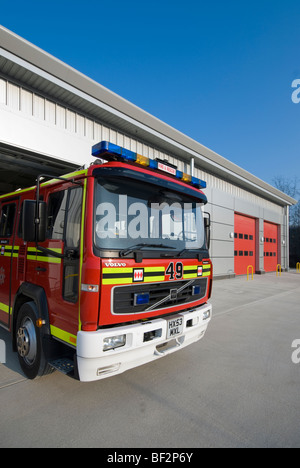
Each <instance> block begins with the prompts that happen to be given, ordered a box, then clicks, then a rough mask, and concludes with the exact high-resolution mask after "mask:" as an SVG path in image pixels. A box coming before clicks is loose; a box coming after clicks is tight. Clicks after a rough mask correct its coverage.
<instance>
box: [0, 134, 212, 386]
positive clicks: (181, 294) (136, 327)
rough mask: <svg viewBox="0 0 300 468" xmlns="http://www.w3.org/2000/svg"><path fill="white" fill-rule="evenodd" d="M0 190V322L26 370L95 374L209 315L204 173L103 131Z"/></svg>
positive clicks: (160, 348) (148, 353) (174, 339)
mask: <svg viewBox="0 0 300 468" xmlns="http://www.w3.org/2000/svg"><path fill="white" fill-rule="evenodd" d="M92 154H93V155H94V156H95V157H96V158H101V159H100V160H99V159H96V160H95V163H94V164H92V165H91V166H90V167H89V168H88V169H82V170H78V171H77V172H74V173H72V174H68V175H66V176H64V177H59V178H58V177H57V178H55V179H53V178H52V179H51V178H50V176H48V175H45V174H44V175H41V176H39V177H38V179H37V184H36V186H35V187H31V188H28V189H23V190H19V191H16V192H14V193H10V194H8V195H3V196H1V197H0V249H1V251H0V325H1V326H2V327H4V328H6V329H7V330H9V331H10V332H11V336H12V343H13V349H14V351H16V352H17V353H18V358H19V361H20V365H21V368H22V370H23V372H24V373H25V375H26V376H27V377H28V378H31V379H33V378H35V377H36V376H38V375H43V374H45V373H47V372H48V371H50V370H51V369H53V368H56V369H59V370H61V371H62V372H64V373H66V374H69V375H72V376H74V377H75V378H78V379H79V380H81V381H92V380H98V379H102V378H105V377H109V376H112V375H115V374H118V373H121V372H123V371H125V370H127V369H130V368H133V367H136V366H138V365H141V364H145V363H147V362H150V361H153V360H155V359H158V358H160V357H162V356H165V355H167V354H169V353H171V352H173V351H176V350H179V349H181V348H184V347H185V346H187V345H189V344H191V343H193V342H195V341H197V340H199V339H200V338H201V337H202V336H203V335H204V333H205V331H206V329H207V325H208V323H209V321H210V318H211V305H210V304H209V302H208V299H209V297H210V294H211V287H212V264H211V261H210V259H209V253H208V244H209V229H210V221H209V216H207V214H205V213H204V212H203V206H204V205H205V203H206V202H207V199H206V196H205V195H204V193H203V192H202V191H201V190H200V189H201V188H205V186H206V184H205V182H203V181H201V180H199V179H196V178H195V177H191V176H189V175H187V174H185V173H182V172H181V171H179V170H178V169H177V168H176V167H175V166H173V165H171V164H169V163H168V162H166V161H160V160H157V159H156V160H154V159H148V158H146V157H144V156H142V155H139V154H137V153H134V152H132V151H128V150H126V149H124V148H121V147H119V146H117V145H114V144H112V143H108V142H100V143H99V144H97V145H95V146H93V148H92Z"/></svg>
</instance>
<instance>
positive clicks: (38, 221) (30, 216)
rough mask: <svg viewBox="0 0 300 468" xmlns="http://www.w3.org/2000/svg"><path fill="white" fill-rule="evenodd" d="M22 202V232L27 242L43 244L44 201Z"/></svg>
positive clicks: (45, 218)
mask: <svg viewBox="0 0 300 468" xmlns="http://www.w3.org/2000/svg"><path fill="white" fill-rule="evenodd" d="M36 211H37V202H36V201H35V200H24V203H23V217H22V232H23V239H24V241H27V242H44V240H45V239H46V224H47V223H46V221H47V204H46V202H44V201H39V202H38V216H37V213H36Z"/></svg>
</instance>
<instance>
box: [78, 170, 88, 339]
mask: <svg viewBox="0 0 300 468" xmlns="http://www.w3.org/2000/svg"><path fill="white" fill-rule="evenodd" d="M85 175H87V170H86V171H85ZM86 192H87V179H86V178H85V179H84V182H83V193H82V209H81V226H80V255H79V257H80V263H79V285H81V279H82V266H83V247H84V239H83V236H84V225H85V223H84V221H85V203H86ZM80 298H81V287H80V286H79V297H78V330H81V317H80V304H81V300H80Z"/></svg>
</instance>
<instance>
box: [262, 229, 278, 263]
mask: <svg viewBox="0 0 300 468" xmlns="http://www.w3.org/2000/svg"><path fill="white" fill-rule="evenodd" d="M264 240H265V242H264V269H265V271H276V267H277V265H278V263H279V262H278V225H277V224H272V223H268V222H267V221H265V222H264Z"/></svg>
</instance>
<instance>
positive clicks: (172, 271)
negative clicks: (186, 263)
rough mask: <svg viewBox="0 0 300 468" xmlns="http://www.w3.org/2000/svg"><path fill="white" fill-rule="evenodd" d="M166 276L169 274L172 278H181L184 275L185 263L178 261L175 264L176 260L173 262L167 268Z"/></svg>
mask: <svg viewBox="0 0 300 468" xmlns="http://www.w3.org/2000/svg"><path fill="white" fill-rule="evenodd" d="M166 276H169V279H170V280H173V279H181V278H182V277H183V264H182V263H181V262H177V263H176V264H175V266H174V262H171V263H170V264H169V266H168V268H167V269H166Z"/></svg>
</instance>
